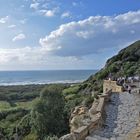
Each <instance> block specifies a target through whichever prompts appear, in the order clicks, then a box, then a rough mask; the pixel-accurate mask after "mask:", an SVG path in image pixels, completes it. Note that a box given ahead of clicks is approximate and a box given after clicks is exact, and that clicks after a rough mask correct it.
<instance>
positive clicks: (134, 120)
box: [86, 92, 140, 140]
mask: <svg viewBox="0 0 140 140" xmlns="http://www.w3.org/2000/svg"><path fill="white" fill-rule="evenodd" d="M138 96H139V95H138V94H137V93H135V92H133V93H132V94H129V93H127V92H123V93H120V94H118V93H116V94H115V93H114V94H112V96H111V101H110V102H109V103H108V104H107V105H106V107H105V112H106V119H105V123H104V125H103V127H102V128H101V129H100V130H96V131H94V132H93V133H92V134H91V135H90V136H88V137H87V138H86V140H123V139H124V137H125V136H126V134H127V133H128V132H130V131H131V130H132V129H133V128H135V127H136V126H137V124H138V122H139V112H140V108H139V106H140V101H139V100H140V97H138Z"/></svg>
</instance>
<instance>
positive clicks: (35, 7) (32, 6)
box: [30, 2, 39, 10]
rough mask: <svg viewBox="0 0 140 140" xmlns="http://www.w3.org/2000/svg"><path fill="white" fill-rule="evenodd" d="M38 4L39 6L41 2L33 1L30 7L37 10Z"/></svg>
mask: <svg viewBox="0 0 140 140" xmlns="http://www.w3.org/2000/svg"><path fill="white" fill-rule="evenodd" d="M38 6H39V3H38V2H36V3H32V4H31V5H30V8H32V9H35V10H37V9H38Z"/></svg>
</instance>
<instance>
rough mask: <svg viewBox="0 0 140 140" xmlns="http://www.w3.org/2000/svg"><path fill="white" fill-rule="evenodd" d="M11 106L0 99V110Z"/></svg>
mask: <svg viewBox="0 0 140 140" xmlns="http://www.w3.org/2000/svg"><path fill="white" fill-rule="evenodd" d="M9 108H11V106H10V104H9V103H8V102H7V101H0V111H2V110H5V109H9Z"/></svg>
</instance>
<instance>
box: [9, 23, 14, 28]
mask: <svg viewBox="0 0 140 140" xmlns="http://www.w3.org/2000/svg"><path fill="white" fill-rule="evenodd" d="M15 27H16V25H15V24H12V25H9V26H8V28H15Z"/></svg>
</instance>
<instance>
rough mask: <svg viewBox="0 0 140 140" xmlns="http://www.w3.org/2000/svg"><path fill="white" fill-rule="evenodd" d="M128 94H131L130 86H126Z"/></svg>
mask: <svg viewBox="0 0 140 140" xmlns="http://www.w3.org/2000/svg"><path fill="white" fill-rule="evenodd" d="M127 90H128V92H129V93H130V94H131V86H130V85H128V88H127Z"/></svg>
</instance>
